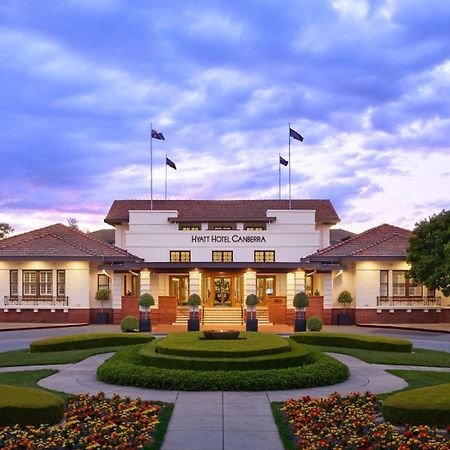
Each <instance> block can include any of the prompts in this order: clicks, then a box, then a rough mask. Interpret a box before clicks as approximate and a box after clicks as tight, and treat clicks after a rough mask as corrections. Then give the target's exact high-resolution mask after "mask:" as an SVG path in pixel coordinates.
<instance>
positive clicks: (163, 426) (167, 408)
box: [144, 402, 175, 450]
mask: <svg viewBox="0 0 450 450" xmlns="http://www.w3.org/2000/svg"><path fill="white" fill-rule="evenodd" d="M153 403H157V404H159V405H162V407H163V408H162V410H161V412H160V413H159V417H158V421H159V424H158V425H157V427H156V430H155V432H154V433H153V440H152V443H151V444H149V445H146V446H144V450H159V449H160V448H161V447H162V445H163V442H164V438H165V436H166V433H167V428H168V427H169V422H170V418H171V417H172V413H173V409H174V408H175V405H174V404H173V403H162V402H153Z"/></svg>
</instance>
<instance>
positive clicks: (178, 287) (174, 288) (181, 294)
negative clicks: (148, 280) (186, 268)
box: [169, 275, 189, 306]
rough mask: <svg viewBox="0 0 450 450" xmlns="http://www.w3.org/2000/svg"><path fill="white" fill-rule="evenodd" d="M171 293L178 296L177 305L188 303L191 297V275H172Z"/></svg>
mask: <svg viewBox="0 0 450 450" xmlns="http://www.w3.org/2000/svg"><path fill="white" fill-rule="evenodd" d="M169 295H171V296H174V297H176V298H177V305H178V306H181V305H187V301H188V299H189V275H172V276H170V289H169Z"/></svg>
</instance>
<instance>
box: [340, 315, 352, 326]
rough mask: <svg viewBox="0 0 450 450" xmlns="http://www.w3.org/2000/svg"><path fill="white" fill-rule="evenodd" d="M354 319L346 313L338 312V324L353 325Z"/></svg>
mask: <svg viewBox="0 0 450 450" xmlns="http://www.w3.org/2000/svg"><path fill="white" fill-rule="evenodd" d="M351 324H352V319H351V317H350V316H349V315H348V314H346V313H340V314H338V325H351Z"/></svg>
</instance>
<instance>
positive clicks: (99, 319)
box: [94, 312, 109, 325]
mask: <svg viewBox="0 0 450 450" xmlns="http://www.w3.org/2000/svg"><path fill="white" fill-rule="evenodd" d="M94 323H95V324H97V325H106V324H107V323H109V314H108V313H106V312H103V313H101V312H99V313H97V314H96V315H95V320H94Z"/></svg>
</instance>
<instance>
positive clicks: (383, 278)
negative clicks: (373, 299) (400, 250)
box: [380, 270, 389, 297]
mask: <svg viewBox="0 0 450 450" xmlns="http://www.w3.org/2000/svg"><path fill="white" fill-rule="evenodd" d="M388 296H389V270H380V297H388Z"/></svg>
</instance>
